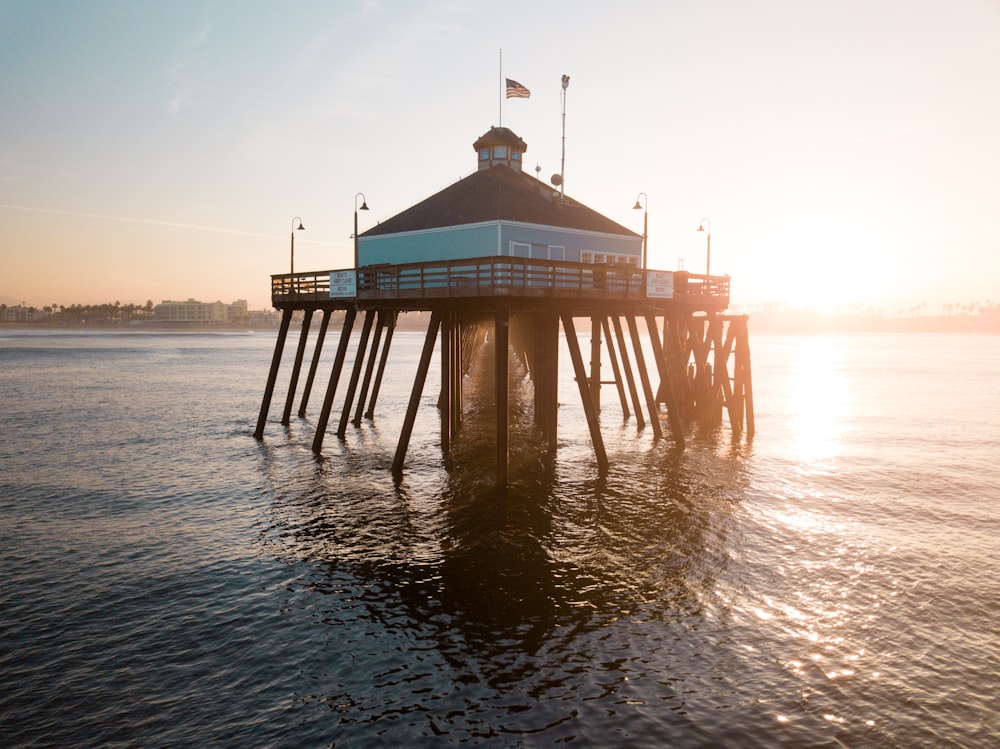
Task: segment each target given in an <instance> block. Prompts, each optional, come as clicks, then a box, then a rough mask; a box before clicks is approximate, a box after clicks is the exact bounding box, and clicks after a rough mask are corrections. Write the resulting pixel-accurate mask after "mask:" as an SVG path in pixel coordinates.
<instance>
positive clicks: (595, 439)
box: [562, 314, 608, 475]
mask: <svg viewBox="0 0 1000 749" xmlns="http://www.w3.org/2000/svg"><path fill="white" fill-rule="evenodd" d="M562 324H563V330H564V331H565V332H566V345H567V346H568V347H569V356H570V359H572V360H573V371H574V373H575V374H576V384H577V387H578V388H579V390H580V400H581V401H582V402H583V412H584V414H585V415H586V416H587V426H588V427H589V428H590V440H591V442H592V443H593V445H594V454H595V455H596V457H597V467H598V470H599V471H600V473H601V474H602V475H603V474H605V473H607V472H608V454H607V452H606V451H605V449H604V438H603V437H602V436H601V425H600V423H599V422H598V416H597V408H596V406H594V399H593V397H592V396H591V394H590V388H589V387H588V386H587V370H586V368H585V367H584V365H583V355H582V354H581V353H580V341H579V339H577V337H576V328H575V327H574V326H573V315H571V314H563V315H562Z"/></svg>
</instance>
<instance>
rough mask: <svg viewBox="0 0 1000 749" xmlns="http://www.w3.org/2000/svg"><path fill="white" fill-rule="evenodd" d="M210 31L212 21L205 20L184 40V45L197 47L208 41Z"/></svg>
mask: <svg viewBox="0 0 1000 749" xmlns="http://www.w3.org/2000/svg"><path fill="white" fill-rule="evenodd" d="M211 33H212V22H211V21H205V23H204V24H202V26H201V28H199V29H198V30H197V31H196V32H194V33H193V34H192V35H191V36H189V37H188V38H187V39H186V40H185V41H184V46H185V47H199V46H201V45H202V44H205V43H206V42H207V41H208V36H209V34H211Z"/></svg>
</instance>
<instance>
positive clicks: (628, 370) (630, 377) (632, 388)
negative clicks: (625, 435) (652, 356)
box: [612, 315, 646, 429]
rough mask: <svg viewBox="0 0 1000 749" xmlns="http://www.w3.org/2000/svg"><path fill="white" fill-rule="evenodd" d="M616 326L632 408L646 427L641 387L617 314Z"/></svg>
mask: <svg viewBox="0 0 1000 749" xmlns="http://www.w3.org/2000/svg"><path fill="white" fill-rule="evenodd" d="M612 322H613V323H614V326H615V336H616V337H617V338H618V350H619V351H620V352H621V355H622V369H623V370H624V372H625V381H626V382H627V383H628V391H629V394H630V395H631V396H632V408H633V409H634V411H635V423H636V426H637V427H638V428H639V429H645V428H646V418H645V417H644V416H643V415H642V401H640V400H639V389H638V388H637V387H636V385H635V375H634V374H633V373H632V363H631V362H630V361H629V358H628V346H626V345H625V333H624V332H623V331H622V321H621V318H619V317H618V316H617V315H615V316H614V317H613V318H612Z"/></svg>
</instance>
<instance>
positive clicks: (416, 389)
mask: <svg viewBox="0 0 1000 749" xmlns="http://www.w3.org/2000/svg"><path fill="white" fill-rule="evenodd" d="M440 327H441V311H440V310H437V309H436V310H434V311H433V312H431V321H430V324H429V325H428V326H427V336H426V337H425V338H424V350H423V352H422V353H421V354H420V363H419V364H418V365H417V375H416V377H415V378H414V380H413V390H412V391H411V392H410V403H409V405H408V406H407V407H406V416H405V417H404V418H403V430H402V432H400V435H399V443H398V444H397V445H396V455H395V457H394V458H393V459H392V473H393V475H394V476H396V477H397V478H399V477H400V476H401V475H402V473H403V461H404V460H406V450H407V448H408V447H409V446H410V435H411V434H413V424H414V422H415V421H416V420H417V409H418V407H419V406H420V396H421V395H422V394H423V392H424V383H425V382H426V381H427V370H428V369H430V366H431V355H432V354H433V353H434V341H435V340H436V339H437V332H438V329H439V328H440Z"/></svg>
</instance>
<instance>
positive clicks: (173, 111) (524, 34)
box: [0, 0, 1000, 314]
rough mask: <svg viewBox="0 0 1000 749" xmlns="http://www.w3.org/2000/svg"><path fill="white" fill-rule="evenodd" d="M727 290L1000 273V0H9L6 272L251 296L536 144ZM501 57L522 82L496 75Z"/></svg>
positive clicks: (908, 292) (29, 295)
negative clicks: (510, 91) (506, 143)
mask: <svg viewBox="0 0 1000 749" xmlns="http://www.w3.org/2000/svg"><path fill="white" fill-rule="evenodd" d="M564 74H565V75H569V76H570V85H569V88H568V89H567V92H566V117H565V154H566V164H565V172H564V173H565V191H566V194H567V195H570V196H572V197H573V198H575V199H576V200H579V201H581V202H582V203H585V204H586V205H588V206H590V207H591V208H593V209H595V210H597V211H599V212H600V213H603V214H605V215H606V216H609V217H610V218H612V219H614V220H616V221H618V222H619V223H621V224H623V225H624V226H626V227H628V228H630V229H632V230H634V231H636V232H640V233H641V231H642V218H643V216H642V213H643V212H642V211H637V210H634V209H633V206H634V205H635V202H636V200H637V197H638V195H639V193H645V195H646V204H647V206H648V221H649V240H648V241H649V244H648V247H649V267H651V268H659V269H665V270H675V269H678V268H679V267H683V268H684V269H686V270H689V271H692V272H704V269H705V263H706V249H707V248H706V235H705V233H704V232H701V233H699V232H697V231H696V230H697V228H698V226H699V224H700V222H701V220H702V218H708V219H709V226H710V229H711V270H712V272H713V273H716V274H723V273H724V274H729V275H730V276H731V277H732V301H733V304H734V305H735V306H738V307H743V308H752V307H753V306H754V305H764V304H784V305H789V306H791V307H795V308H811V309H817V310H820V311H824V310H831V311H832V310H836V309H847V308H849V307H854V308H857V307H858V306H859V305H862V306H864V307H865V308H871V309H875V310H883V311H884V312H885V313H886V314H897V313H898V312H904V313H909V312H910V311H912V310H913V309H916V308H920V309H923V310H924V311H925V312H927V313H931V312H933V311H938V310H940V309H941V307H942V306H943V305H945V304H958V303H962V304H969V303H977V302H978V303H982V304H985V303H987V302H993V303H1000V135H998V134H1000V0H838V2H835V3H831V2H829V0H822V1H821V0H755V1H754V2H745V0H671V1H670V2H652V1H648V0H647V1H643V2H639V1H635V0H620V1H619V2H607V1H606V0H602V1H600V2H596V1H595V2H592V1H590V0H576V1H575V2H559V1H556V0H553V1H552V2H545V1H543V0H506V1H505V2H502V3H497V2H473V1H472V0H465V1H462V0H357V1H349V0H337V1H336V2H329V0H320V1H316V2H312V1H310V0H301V1H299V2H288V3H274V2H255V1H254V0H236V1H230V0H170V2H167V1H166V0H163V1H162V2H151V1H148V2H134V1H133V0H125V1H123V2H112V1H110V0H91V1H90V2H77V1H76V0H72V1H65V0H48V1H47V2H38V1H37V0H24V1H20V0H0V113H2V114H0V302H4V303H6V304H8V305H10V304H18V303H20V302H22V301H23V302H25V303H26V304H28V305H31V306H35V307H38V308H41V307H43V306H47V305H53V304H55V305H59V304H62V305H67V306H68V305H70V304H101V303H107V302H112V303H113V302H115V301H119V302H121V303H122V304H128V303H136V304H145V303H146V301H147V300H151V301H153V302H154V304H155V303H158V302H160V301H162V300H166V299H173V300H183V299H188V298H194V299H199V300H201V301H215V300H221V301H225V302H230V301H233V300H236V299H247V300H248V301H249V303H250V307H251V308H252V309H263V308H267V307H270V297H269V281H270V279H269V276H270V275H271V274H273V273H286V272H288V269H289V266H290V262H291V258H290V254H291V253H290V237H291V230H292V226H293V220H294V219H295V218H296V217H299V218H301V220H302V222H303V224H304V225H305V227H306V228H305V230H304V231H301V232H298V233H297V234H296V239H295V268H296V270H297V271H306V270H326V269H337V268H347V267H350V266H351V265H352V264H353V254H352V253H353V250H352V247H353V245H352V240H351V239H350V235H351V232H352V231H353V218H354V208H355V201H356V196H357V193H358V192H361V193H363V194H364V197H365V199H366V202H367V204H368V206H369V208H370V210H369V211H367V212H361V213H360V214H359V216H360V218H359V220H360V230H361V231H362V232H363V231H364V230H365V229H366V228H368V227H370V226H371V225H372V224H374V222H376V221H379V220H383V219H387V218H389V217H391V216H393V215H395V214H396V213H398V212H400V211H402V210H404V209H406V208H408V207H409V206H411V205H413V204H415V203H417V202H419V201H420V200H422V199H424V198H425V197H428V196H429V195H431V194H433V193H435V192H437V191H438V190H440V189H442V188H444V187H446V186H448V185H449V184H451V183H453V182H455V181H456V180H458V179H459V178H461V177H463V176H465V175H468V174H470V173H471V172H473V171H474V170H475V169H476V153H475V150H474V149H473V148H472V143H473V142H474V141H475V140H476V139H477V138H478V137H479V136H480V135H482V134H483V133H485V132H486V131H487V130H489V128H490V127H491V126H494V125H498V124H500V125H504V126H506V127H509V128H511V129H513V130H514V131H515V132H516V133H517V134H518V135H519V136H521V137H522V138H523V139H524V140H525V141H526V142H527V144H528V148H527V151H526V153H525V155H524V165H525V168H526V169H530V170H534V169H535V168H536V167H538V173H539V174H540V175H541V177H542V178H543V179H546V180H547V179H548V178H549V176H550V175H551V174H553V173H557V172H559V171H560V160H561V154H562V145H563V120H562V112H561V101H560V90H561V85H560V81H561V77H562V75H564ZM504 77H510V78H513V79H516V80H517V81H519V82H520V83H522V84H523V85H525V86H526V87H528V88H529V89H530V91H531V96H530V98H528V99H510V100H505V99H504V98H503V87H502V79H503V78H504Z"/></svg>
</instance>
